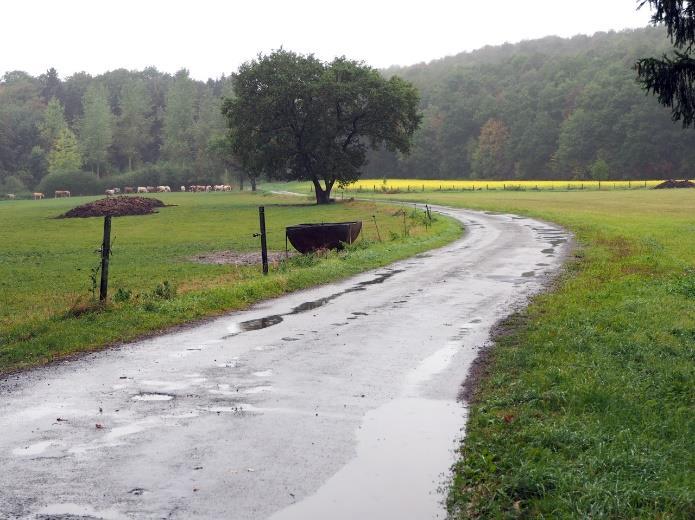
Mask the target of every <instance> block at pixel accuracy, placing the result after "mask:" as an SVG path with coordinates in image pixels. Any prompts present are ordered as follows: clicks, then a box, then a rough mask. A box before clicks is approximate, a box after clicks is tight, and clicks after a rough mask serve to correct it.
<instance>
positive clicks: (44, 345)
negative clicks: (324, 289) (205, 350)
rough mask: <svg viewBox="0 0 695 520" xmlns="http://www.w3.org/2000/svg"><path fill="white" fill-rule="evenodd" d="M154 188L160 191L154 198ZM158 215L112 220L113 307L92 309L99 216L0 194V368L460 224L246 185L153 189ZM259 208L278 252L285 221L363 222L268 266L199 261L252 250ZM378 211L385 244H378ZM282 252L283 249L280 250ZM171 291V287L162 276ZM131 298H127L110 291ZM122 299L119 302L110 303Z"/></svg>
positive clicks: (96, 342)
mask: <svg viewBox="0 0 695 520" xmlns="http://www.w3.org/2000/svg"><path fill="white" fill-rule="evenodd" d="M160 195H161V196H160ZM158 198H160V199H162V200H163V201H164V202H165V203H166V204H172V205H175V206H172V207H167V208H162V209H161V210H160V211H159V213H158V214H155V215H148V216H137V217H122V218H114V219H113V231H112V238H113V239H114V245H113V257H112V259H111V268H110V293H109V294H110V296H111V297H112V301H111V304H110V305H109V306H107V307H106V308H105V309H100V308H99V307H98V306H95V305H94V302H93V300H92V294H91V286H92V282H91V280H90V270H91V269H92V268H93V267H95V266H96V265H97V264H98V263H99V257H98V254H97V253H96V250H97V249H98V248H99V247H100V245H101V233H102V226H103V219H100V218H91V219H55V218H53V217H55V216H57V215H60V214H62V213H63V212H65V211H66V210H67V209H70V208H72V207H74V206H76V205H78V204H82V203H84V202H87V201H89V200H93V199H94V198H87V197H84V198H72V199H57V200H54V199H49V200H43V201H7V202H0V373H3V372H8V371H11V370H14V369H19V368H24V367H28V366H33V365H37V364H42V363H46V362H49V361H51V360H54V359H56V358H60V357H63V356H66V355H69V354H72V353H75V352H79V351H85V350H93V349H97V348H100V347H103V346H105V345H108V344H113V343H116V342H120V341H127V340H132V339H134V338H137V337H139V336H142V335H144V334H147V333H152V332H155V331H158V330H162V329H165V328H167V327H170V326H172V325H176V324H180V323H185V322H189V321H192V320H196V319H199V318H202V317H206V316H211V315H216V314H220V313H222V312H225V311H230V310H235V309H241V308H244V307H248V306H249V305H250V304H252V303H254V302H256V301H258V300H260V299H263V298H268V297H273V296H278V295H280V294H282V293H285V292H288V291H292V290H296V289H300V288H304V287H308V286H310V285H315V284H320V283H325V282H328V281H331V280H335V279H338V278H341V277H345V276H348V275H351V274H354V273H357V272H360V271H364V270H367V269H370V268H374V267H378V266H381V265H385V264H388V263H390V262H392V261H394V260H396V259H399V258H403V257H406V256H409V255H412V254H415V253H416V252H419V251H423V250H426V249H429V248H432V247H436V246H440V245H443V244H445V243H446V242H449V241H451V240H453V239H454V238H456V237H457V236H459V235H460V232H461V230H460V226H459V225H458V224H456V223H455V222H453V221H451V220H448V219H444V218H439V219H437V221H436V222H435V223H434V225H433V226H432V227H431V228H430V229H429V230H426V229H425V228H424V227H423V226H422V225H421V222H420V221H418V220H413V219H410V218H409V219H408V223H409V226H410V236H409V237H408V238H402V237H401V238H398V239H394V237H395V236H396V235H398V234H401V233H402V229H403V217H402V216H401V215H394V213H395V211H396V208H394V207H386V206H383V205H376V204H373V203H344V204H332V205H329V206H321V207H317V206H315V205H313V204H311V203H310V202H309V201H307V200H304V199H301V198H298V197H281V196H271V195H264V194H251V193H244V194H240V193H233V194H230V193H194V194H186V193H172V194H158ZM259 205H264V206H265V207H266V219H267V229H268V247H269V249H271V250H278V251H280V250H281V251H284V249H285V235H284V227H285V226H286V225H292V224H297V223H300V222H321V221H344V220H354V219H361V220H363V221H364V227H363V231H362V234H361V236H360V239H358V241H357V243H356V244H355V245H354V246H353V247H352V248H351V249H350V250H348V251H347V252H345V253H341V254H331V255H328V256H327V257H326V258H317V257H308V258H304V257H296V258H293V259H290V260H288V261H285V262H282V263H280V264H279V265H277V266H271V273H270V275H269V276H267V277H263V276H262V275H261V273H260V266H232V265H209V264H201V263H196V262H193V261H191V260H190V259H191V257H193V256H195V255H196V254H199V253H205V252H211V251H221V250H233V251H240V252H244V251H258V250H259V248H260V245H259V239H258V238H254V237H253V236H252V235H253V233H256V232H257V231H258V209H257V207H258V206H259ZM372 215H376V218H377V222H378V225H379V228H380V232H381V236H382V238H384V242H383V243H379V242H378V241H377V234H376V230H375V227H374V225H373V223H372V221H371V216H372ZM290 248H291V246H290ZM165 281H166V282H168V284H169V285H170V286H173V287H175V289H176V291H175V294H171V292H170V291H168V290H167V289H166V287H164V286H163V285H162V284H163V283H164V282H165ZM119 290H120V296H124V295H126V294H128V293H129V294H130V297H129V298H128V299H127V300H124V298H116V294H117V293H118V292H119ZM119 300H120V301H119Z"/></svg>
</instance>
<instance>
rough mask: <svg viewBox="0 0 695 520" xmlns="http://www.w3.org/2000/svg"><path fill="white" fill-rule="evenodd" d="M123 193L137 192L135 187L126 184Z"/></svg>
mask: <svg viewBox="0 0 695 520" xmlns="http://www.w3.org/2000/svg"><path fill="white" fill-rule="evenodd" d="M123 193H135V188H133V187H132V186H126V187H125V188H123Z"/></svg>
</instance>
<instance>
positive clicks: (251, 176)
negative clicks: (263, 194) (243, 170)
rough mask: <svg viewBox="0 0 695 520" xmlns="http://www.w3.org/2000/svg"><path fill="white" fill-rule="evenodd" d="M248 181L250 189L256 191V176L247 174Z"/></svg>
mask: <svg viewBox="0 0 695 520" xmlns="http://www.w3.org/2000/svg"><path fill="white" fill-rule="evenodd" d="M249 181H251V191H256V177H254V176H253V175H249Z"/></svg>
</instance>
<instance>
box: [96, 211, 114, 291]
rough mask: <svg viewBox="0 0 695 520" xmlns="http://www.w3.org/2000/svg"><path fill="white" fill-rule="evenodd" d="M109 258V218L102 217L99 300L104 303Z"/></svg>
mask: <svg viewBox="0 0 695 520" xmlns="http://www.w3.org/2000/svg"><path fill="white" fill-rule="evenodd" d="M110 256H111V217H104V239H103V241H102V242H101V285H100V286H99V300H100V301H102V302H103V301H105V300H106V297H107V295H108V291H109V257H110Z"/></svg>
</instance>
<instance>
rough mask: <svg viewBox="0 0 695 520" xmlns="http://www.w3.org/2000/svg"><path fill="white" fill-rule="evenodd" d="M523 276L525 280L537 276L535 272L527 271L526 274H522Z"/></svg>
mask: <svg viewBox="0 0 695 520" xmlns="http://www.w3.org/2000/svg"><path fill="white" fill-rule="evenodd" d="M521 276H523V277H524V278H531V277H532V276H536V272H535V271H526V272H525V273H521Z"/></svg>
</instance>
